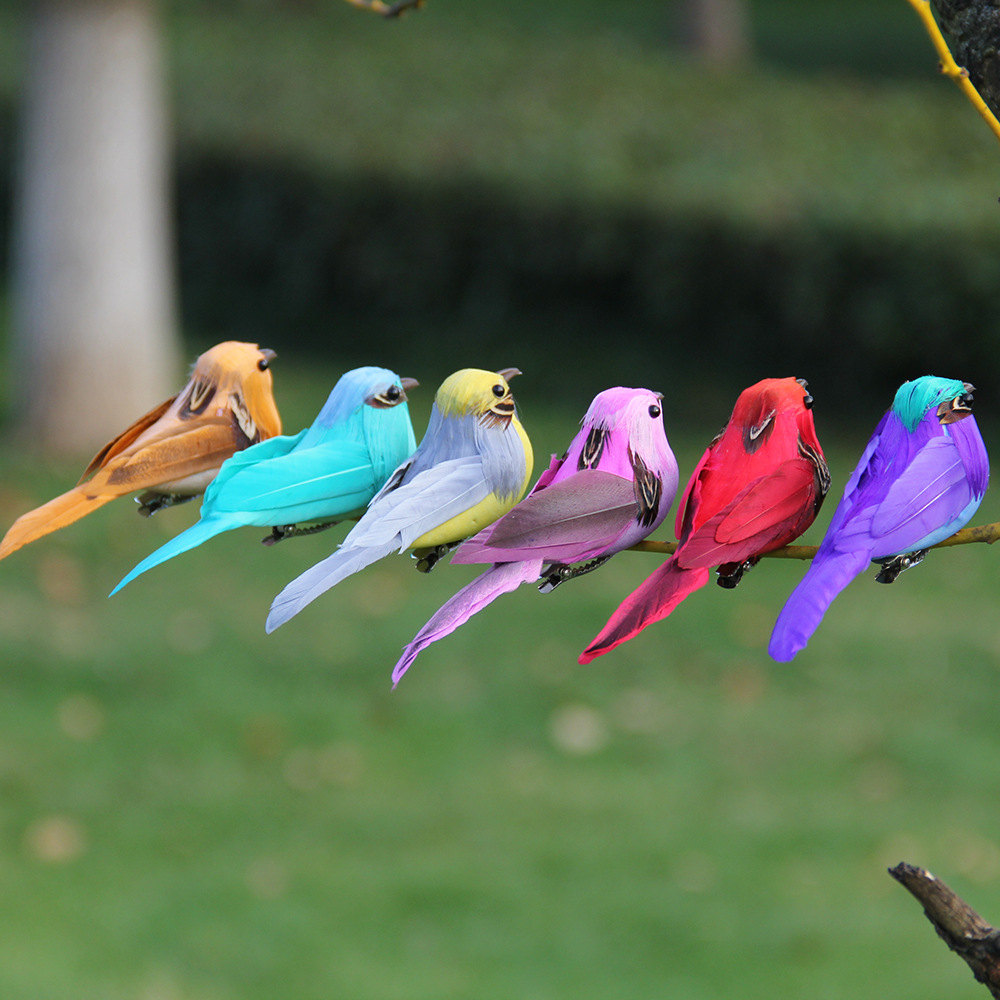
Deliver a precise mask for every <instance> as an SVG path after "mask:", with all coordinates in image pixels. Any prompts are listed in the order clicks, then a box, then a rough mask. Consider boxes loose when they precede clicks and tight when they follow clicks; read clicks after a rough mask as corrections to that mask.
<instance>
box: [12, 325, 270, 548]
mask: <svg viewBox="0 0 1000 1000" xmlns="http://www.w3.org/2000/svg"><path fill="white" fill-rule="evenodd" d="M274 358H275V353H274V351H271V350H267V349H263V350H262V349H260V348H258V347H257V345H256V344H243V343H240V342H239V341H236V340H227V341H225V342H223V343H221V344H216V345H215V347H213V348H211V350H208V351H206V352H205V353H204V354H202V355H201V357H199V358H198V360H197V361H196V362H195V364H194V369H193V371H192V372H191V378H190V379H189V380H188V384H187V385H186V386H185V387H184V388H183V389H182V390H181V392H180V393H178V394H177V395H176V396H174V397H173V398H172V399H168V400H167V401H166V402H165V403H161V404H160V405H159V406H157V407H156V408H155V409H153V410H150V411H149V413H147V414H146V415H145V416H142V417H140V418H139V419H138V420H137V421H136V422H135V423H134V424H132V426H131V427H129V428H128V429H127V430H125V431H123V432H122V433H121V434H119V435H118V437H116V438H114V440H112V441H109V442H108V443H107V444H106V445H105V446H104V447H103V448H102V449H101V450H100V451H99V452H98V453H97V454H96V455H95V456H94V458H93V461H91V463H90V465H88V466H87V468H86V469H85V470H84V473H83V475H82V476H81V477H80V482H79V483H77V485H76V486H74V487H73V489H71V490H69V491H68V492H66V493H63V494H62V496H58V497H56V498H55V500H50V501H49V502H48V503H46V504H43V505H42V506H41V507H36V508H35V509H34V510H32V511H29V512H28V513H27V514H22V515H21V517H19V518H18V519H17V520H16V521H15V522H14V523H13V525H11V527H10V530H9V531H8V532H7V534H6V535H5V536H4V538H3V541H2V542H0V559H3V558H4V557H5V556H9V555H10V554H11V552H14V551H16V550H17V549H19V548H21V546H22V545H27V544H28V542H33V541H34V540H35V539H36V538H41V537H42V536H43V535H47V534H49V533H50V532H52V531H56V530H58V529H59V528H64V527H65V526H66V525H67V524H72V523H73V522H74V521H78V520H79V519H80V518H81V517H84V516H85V515H86V514H89V513H90V512H91V511H93V510H97V508H98V507H103V506H104V504H106V503H108V501H110V500H114V499H115V497H120V496H124V495H125V494H126V493H134V492H136V491H138V490H142V491H144V492H143V493H142V495H141V496H139V497H138V498H137V500H138V503H139V505H140V506H139V513H140V514H142V515H144V516H145V517H149V515H150V514H152V513H154V512H155V511H157V510H159V509H160V508H161V507H169V506H170V505H171V504H177V503H183V502H184V501H185V500H191V499H192V498H193V497H196V496H197V495H198V494H200V493H204V491H205V488H206V487H207V486H208V484H209V483H210V482H211V481H212V480H213V479H214V478H215V476H216V473H218V471H219V466H221V465H222V463H223V462H224V461H225V460H226V459H227V458H229V456H230V455H232V454H233V453H234V452H237V451H241V450H242V449H243V448H246V447H248V446H249V445H252V444H256V443H257V442H258V441H264V440H266V439H267V438H270V437H274V436H275V435H277V434H280V433H281V417H280V416H278V408H277V406H275V403H274V396H273V394H272V390H271V373H270V371H269V370H268V368H269V366H270V364H271V362H272V361H273V360H274Z"/></svg>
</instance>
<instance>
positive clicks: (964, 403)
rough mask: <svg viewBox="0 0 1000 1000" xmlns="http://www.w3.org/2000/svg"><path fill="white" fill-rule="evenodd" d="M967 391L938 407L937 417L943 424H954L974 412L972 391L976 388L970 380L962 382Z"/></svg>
mask: <svg viewBox="0 0 1000 1000" xmlns="http://www.w3.org/2000/svg"><path fill="white" fill-rule="evenodd" d="M962 385H963V388H964V389H965V392H963V393H962V395H961V396H956V397H955V398H954V399H946V400H945V401H944V402H943V403H942V404H941V405H940V406H939V407H938V408H937V417H938V420H940V421H941V423H942V424H954V423H957V422H958V421H959V420H963V419H964V418H965V417H968V416H970V415H971V414H972V392H973V390H974V389H975V386H973V385H972V384H971V383H969V382H963V383H962Z"/></svg>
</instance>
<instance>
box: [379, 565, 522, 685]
mask: <svg viewBox="0 0 1000 1000" xmlns="http://www.w3.org/2000/svg"><path fill="white" fill-rule="evenodd" d="M541 571H542V560H541V559H528V560H525V561H523V562H509V563H495V564H494V565H493V566H491V567H490V568H489V569H488V570H486V572H485V573H482V574H481V575H479V576H477V577H476V578H475V580H473V581H472V583H470V584H468V585H467V586H465V587H463V588H462V589H461V590H460V591H459V592H458V593H457V594H455V595H454V596H453V597H451V598H450V599H449V600H448V601H447V602H445V603H444V604H442V605H441V607H440V608H438V610H437V611H436V612H435V613H434V615H433V617H432V618H431V619H430V621H428V622H427V624H426V625H425V626H424V627H423V628H422V629H421V630H420V631H419V632H418V633H417V634H416V635H415V636H414V637H413V640H412V641H411V642H410V643H409V644H408V645H407V646H406V647H405V648H404V650H403V655H402V656H401V657H400V658H399V662H398V663H397V664H396V666H395V667H394V668H393V671H392V686H393V687H395V686H396V685H397V684H398V683H399V681H400V679H401V678H402V676H403V674H405V673H406V671H407V670H408V669H409V667H410V664H411V663H413V661H414V660H415V659H416V658H417V656H418V655H419V653H420V651H421V650H423V649H425V648H426V647H427V646H429V645H431V643H434V642H437V641H438V639H443V638H444V637H445V636H446V635H450V634H451V633H452V632H454V631H455V629H457V628H458V626H459V625H464V624H465V622H467V621H468V620H469V619H470V618H471V617H472V616H473V615H474V614H476V613H477V612H478V611H482V609H483V608H485V607H486V605H487V604H491V603H492V602H493V601H495V600H496V599H497V598H498V597H499V596H500V595H501V594H506V593H509V592H510V591H512V590H517V588H518V587H519V586H520V585H521V584H522V583H530V582H531V581H532V580H537V579H538V575H539V573H541Z"/></svg>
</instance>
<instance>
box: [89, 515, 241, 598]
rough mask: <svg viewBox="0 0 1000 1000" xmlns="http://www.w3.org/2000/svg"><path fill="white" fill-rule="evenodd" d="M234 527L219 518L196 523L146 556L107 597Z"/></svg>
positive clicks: (230, 522)
mask: <svg viewBox="0 0 1000 1000" xmlns="http://www.w3.org/2000/svg"><path fill="white" fill-rule="evenodd" d="M236 526H237V525H235V524H234V523H233V522H232V521H228V520H226V519H224V518H220V517H210V518H206V519H205V520H203V521H197V522H196V523H195V524H192V525H191V527H190V528H188V529H187V531H182V532H181V533H180V534H179V535H176V536H175V537H174V538H171V539H170V541H169V542H167V543H166V544H165V545H161V546H160V547H159V548H158V549H157V550H156V551H155V552H151V553H150V554H149V555H148V556H146V558H145V559H143V560H142V562H140V563H139V564H138V565H137V566H135V568H134V569H133V570H132V571H131V572H130V573H128V574H127V575H126V576H124V577H122V579H121V581H120V582H119V583H118V586H117V587H115V589H114V590H112V591H111V593H110V594H108V597H114V595H115V594H117V593H118V591H119V590H121V589H122V587H124V586H125V584H127V583H131V582H132V581H133V580H134V579H135V578H136V577H137V576H141V575H142V574H143V573H145V572H146V570H150V569H152V568H153V567H154V566H159V565H160V563H162V562H166V561H167V560H168V559H173V557H174V556H179V555H180V554H181V553H182V552H187V551H189V550H190V549H193V548H195V547H196V546H198V545H201V543H202V542H207V541H208V539H210V538H212V537H214V536H215V535H218V534H221V533H222V532H223V531H227V530H228V529H229V528H235V527H236Z"/></svg>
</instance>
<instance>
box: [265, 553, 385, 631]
mask: <svg viewBox="0 0 1000 1000" xmlns="http://www.w3.org/2000/svg"><path fill="white" fill-rule="evenodd" d="M397 541H398V538H397V539H396V540H393V541H390V542H389V543H388V544H385V545H365V546H355V547H349V548H344V547H341V548H339V549H337V550H336V551H335V552H334V553H333V554H332V555H329V556H327V557H326V558H325V559H323V560H321V561H320V562H318V563H316V565H315V566H310V567H309V569H307V570H306V571H305V572H304V573H300V574H299V575H298V576H297V577H296V578H295V579H294V580H292V582H291V583H289V584H288V585H287V586H286V587H285V589H284V590H282V591H281V593H280V594H278V596H277V597H276V598H275V599H274V600H273V601H272V602H271V610H270V611H269V612H268V615H267V622H266V624H265V625H264V631H265V632H268V633H271V632H273V631H274V630H275V629H276V628H278V626H280V625H284V624H285V622H287V621H288V620H289V619H290V618H294V617H295V616H296V615H297V614H298V613H299V612H300V611H301V610H302V609H303V608H304V607H305V606H306V605H307V604H311V603H312V602H313V601H315V600H316V598H317V597H319V596H320V594H325V593H326V592H327V591H328V590H329V589H330V588H331V587H335V586H336V585H337V584H338V583H340V582H341V580H346V579H347V577H349V576H351V575H352V574H353V573H357V572H358V571H359V570H362V569H364V568H365V567H366V566H370V565H371V564H372V563H373V562H377V561H378V560H379V559H381V558H383V556H387V555H389V554H390V553H391V552H395V551H396V548H397Z"/></svg>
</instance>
